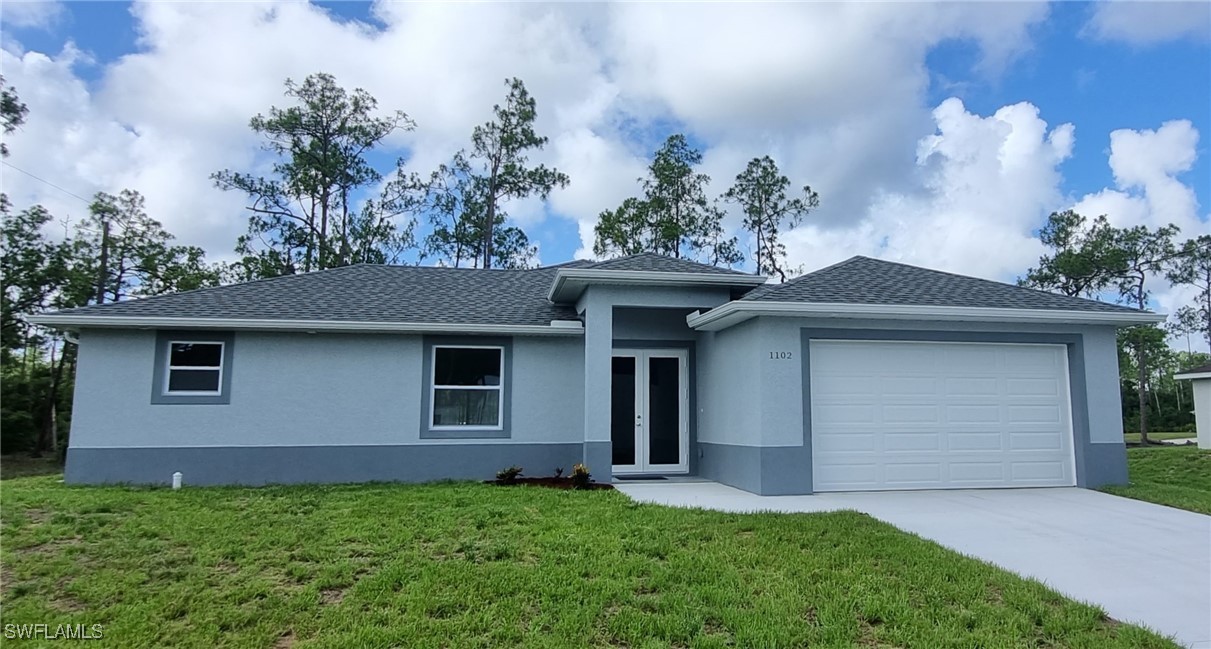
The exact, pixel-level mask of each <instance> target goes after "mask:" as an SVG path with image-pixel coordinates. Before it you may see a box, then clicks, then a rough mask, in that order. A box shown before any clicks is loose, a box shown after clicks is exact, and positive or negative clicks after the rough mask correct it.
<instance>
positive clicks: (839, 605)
mask: <svg viewBox="0 0 1211 649" xmlns="http://www.w3.org/2000/svg"><path fill="white" fill-rule="evenodd" d="M0 502H2V503H3V510H2V512H0V518H2V519H3V530H2V531H3V544H2V545H0V564H2V565H3V575H2V579H0V581H2V584H3V588H2V591H0V602H2V606H3V611H4V622H5V623H6V624H21V623H38V622H45V623H51V624H59V623H79V624H94V623H101V624H104V625H105V627H104V637H103V639H102V640H101V641H100V642H99V644H101V645H113V646H122V647H160V646H192V647H342V648H343V647H489V646H496V647H515V646H536V647H615V646H617V647H726V646H747V647H775V646H780V647H788V646H806V645H811V646H819V647H852V646H858V647H975V646H983V647H1037V646H1057V647H1058V646H1064V647H1090V648H1094V647H1097V648H1102V647H1172V646H1174V645H1172V644H1171V643H1170V642H1168V641H1167V640H1164V639H1162V638H1160V637H1157V636H1155V635H1153V634H1151V633H1148V632H1146V631H1143V630H1142V629H1139V628H1136V627H1133V626H1129V625H1124V624H1120V623H1118V622H1116V621H1114V620H1111V619H1108V618H1106V617H1105V616H1104V615H1103V613H1102V612H1101V611H1100V610H1099V609H1097V608H1095V607H1092V606H1087V605H1083V604H1078V603H1075V602H1072V601H1070V600H1067V599H1065V598H1063V597H1061V596H1060V595H1058V594H1056V593H1054V592H1052V591H1050V590H1048V589H1047V588H1045V587H1044V586H1042V585H1040V584H1038V583H1035V582H1031V581H1026V580H1024V579H1021V578H1019V577H1017V576H1015V575H1013V574H1010V573H1008V572H1005V571H1002V570H999V569H997V568H994V567H992V566H989V565H987V564H984V563H981V562H978V561H975V560H972V559H968V558H965V557H963V556H960V555H958V554H956V553H954V552H951V551H949V550H946V549H944V548H942V547H940V546H938V545H935V544H933V543H931V542H928V541H924V540H922V539H920V538H917V537H915V536H911V535H909V534H905V533H903V532H900V531H898V530H896V529H895V528H894V527H891V526H890V525H886V524H883V523H881V522H878V521H876V520H874V519H872V518H869V517H867V516H864V515H860V514H856V513H845V512H843V513H831V514H806V515H782V514H760V515H739V514H724V513H715V512H705V511H693V510H678V509H670V508H664V507H658V506H652V505H636V504H634V503H632V502H631V501H629V500H628V499H627V498H626V497H625V496H623V495H622V494H620V493H617V492H566V491H555V490H547V489H540V488H532V487H516V488H503V487H492V486H486V485H479V484H467V483H451V484H439V485H426V486H401V485H381V484H380V485H364V486H330V487H273V488H264V489H235V488H225V489H184V490H182V491H180V492H172V491H170V490H165V489H122V488H75V487H66V486H64V485H63V484H61V483H59V482H58V479H57V477H54V476H43V477H26V478H15V479H8V480H4V481H2V482H0ZM13 645H14V646H19V643H18V642H15V641H14V642H13Z"/></svg>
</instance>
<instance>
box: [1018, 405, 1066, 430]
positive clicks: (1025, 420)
mask: <svg viewBox="0 0 1211 649" xmlns="http://www.w3.org/2000/svg"><path fill="white" fill-rule="evenodd" d="M1063 418H1064V415H1063V413H1062V412H1061V409H1060V405H1059V404H1058V403H1057V404H1048V405H1007V406H1005V423H1006V424H1008V425H1010V426H1013V425H1015V424H1055V425H1057V426H1058V425H1059V424H1060V423H1061V421H1062V420H1063Z"/></svg>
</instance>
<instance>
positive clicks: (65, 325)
mask: <svg viewBox="0 0 1211 649" xmlns="http://www.w3.org/2000/svg"><path fill="white" fill-rule="evenodd" d="M29 321H30V322H32V323H34V324H38V325H43V326H46V327H54V328H57V329H72V330H78V329H222V330H228V331H239V330H244V331H302V332H307V333H318V332H321V331H322V332H325V333H414V334H426V333H441V334H479V335H501V334H507V335H515V336H580V335H583V334H584V326H583V325H582V324H581V323H580V321H578V320H552V321H551V324H549V325H510V324H472V323H440V322H359V321H342V320H278V319H257V318H170V317H156V316H105V315H86V314H54V313H48V314H44V315H36V316H31V317H30V318H29Z"/></svg>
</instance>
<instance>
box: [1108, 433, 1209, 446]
mask: <svg viewBox="0 0 1211 649" xmlns="http://www.w3.org/2000/svg"><path fill="white" fill-rule="evenodd" d="M1196 437H1198V435H1197V434H1195V433H1148V439H1150V440H1152V441H1154V442H1159V441H1160V440H1162V439H1195V438H1196ZM1123 441H1125V442H1127V443H1128V444H1139V443H1140V434H1139V433H1123Z"/></svg>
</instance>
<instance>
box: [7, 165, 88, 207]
mask: <svg viewBox="0 0 1211 649" xmlns="http://www.w3.org/2000/svg"><path fill="white" fill-rule="evenodd" d="M0 162H3V163H4V166H6V167H8V168H10V169H15V170H17V171H20V172H21V173H23V174H25V175H27V176H29V177H30V178H33V179H34V180H36V181H38V182H40V183H44V184H47V185H50V186H51V187H54V188H55V189H57V190H59V191H61V192H63V193H64V194H67V195H68V196H71V197H72V198H75V199H78V200H79V201H81V202H83V203H84V204H85V205H92V201H90V200H88V199H87V198H84V197H83V196H81V195H79V194H76V193H73V192H70V191H68V190H66V189H63V188H62V187H60V186H58V185H56V184H55V183H52V182H51V181H49V180H47V179H45V178H40V177H38V176H35V175H34V174H31V173H30V172H28V171H26V170H24V169H22V168H21V167H18V166H16V165H13V164H10V163H9V162H8V160H0Z"/></svg>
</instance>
